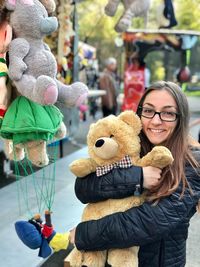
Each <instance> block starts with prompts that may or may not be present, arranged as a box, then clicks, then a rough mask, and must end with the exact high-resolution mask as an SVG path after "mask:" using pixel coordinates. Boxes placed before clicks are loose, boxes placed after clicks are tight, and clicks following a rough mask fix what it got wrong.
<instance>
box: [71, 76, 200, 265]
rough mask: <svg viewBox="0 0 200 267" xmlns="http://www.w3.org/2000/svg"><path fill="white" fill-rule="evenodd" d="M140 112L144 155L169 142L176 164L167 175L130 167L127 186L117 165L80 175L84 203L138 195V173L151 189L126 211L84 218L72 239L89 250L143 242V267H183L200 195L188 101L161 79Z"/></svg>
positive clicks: (145, 97)
mask: <svg viewBox="0 0 200 267" xmlns="http://www.w3.org/2000/svg"><path fill="white" fill-rule="evenodd" d="M137 114H138V115H139V116H140V118H141V121H142V125H143V130H142V133H141V143H142V153H141V156H143V155H144V154H146V153H147V152H148V151H150V150H151V149H152V147H153V146H155V145H165V146H166V147H168V148H169V149H170V150H171V152H172V154H173V156H174V163H173V165H172V166H170V167H168V168H165V169H164V170H163V171H162V174H161V171H160V170H158V169H156V168H151V167H147V168H143V177H142V175H141V171H140V170H139V169H140V168H138V167H133V168H130V169H129V171H127V172H126V175H125V178H126V179H124V180H123V181H124V184H122V183H123V181H122V179H120V177H119V176H118V175H117V172H118V170H117V169H114V170H113V171H112V172H110V173H109V174H107V175H106V176H103V177H102V178H100V177H98V178H97V177H96V175H95V173H92V174H91V175H88V176H87V177H85V178H84V179H79V178H78V179H77V180H76V187H75V190H76V194H77V197H78V198H79V199H80V200H81V201H82V202H83V203H87V202H95V201H99V200H104V199H106V198H121V197H125V196H128V195H130V194H133V192H134V190H135V184H136V183H137V181H138V176H139V178H140V179H141V181H142V179H143V189H144V188H146V189H148V200H147V201H146V202H145V203H144V204H143V205H142V206H140V207H137V208H132V209H129V210H128V211H126V212H119V213H115V214H112V215H109V216H106V217H104V218H102V219H100V220H97V221H95V220H94V221H88V222H82V223H80V224H79V225H78V226H77V227H76V229H73V230H72V231H71V237H70V238H71V241H72V242H74V241H75V242H74V243H75V245H76V247H77V248H78V249H79V250H85V251H89V250H91V251H94V250H105V249H110V248H126V247H130V246H140V249H139V254H138V257H139V267H183V266H185V263H186V240H187V235H188V226H189V221H190V218H191V217H192V216H193V215H194V213H195V212H196V205H197V203H198V199H199V198H200V175H199V173H198V167H199V162H200V150H199V148H197V147H194V145H193V144H192V141H191V138H189V134H188V131H189V130H188V129H189V126H188V124H189V109H188V103H187V99H186V97H185V95H184V94H183V92H182V91H181V89H180V88H179V87H178V86H177V85H176V84H174V83H172V82H163V81H161V82H157V83H154V84H153V85H151V86H150V87H149V88H148V89H147V90H146V91H145V93H144V95H143V97H142V98H141V100H140V103H139V106H138V110H137ZM193 143H194V141H193ZM197 144H198V143H197ZM197 144H196V143H195V145H197ZM155 177H156V178H155ZM134 181H135V184H133V183H134ZM94 184H95V188H96V190H93V189H94V188H93V185H94ZM117 184H120V188H122V189H121V191H120V190H119V189H116V188H117ZM97 188H98V190H97ZM94 191H95V192H94Z"/></svg>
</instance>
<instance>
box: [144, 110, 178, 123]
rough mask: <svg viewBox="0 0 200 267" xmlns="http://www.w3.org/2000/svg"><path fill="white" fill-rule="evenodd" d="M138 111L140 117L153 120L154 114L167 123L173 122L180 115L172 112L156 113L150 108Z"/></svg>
mask: <svg viewBox="0 0 200 267" xmlns="http://www.w3.org/2000/svg"><path fill="white" fill-rule="evenodd" d="M139 110H141V112H140V115H141V116H142V117H144V118H147V119H153V117H154V116H155V115H156V114H158V115H159V118H160V120H161V121H168V122H172V121H175V120H176V119H177V117H178V116H179V115H180V114H178V113H176V112H172V111H161V112H157V111H155V110H153V109H151V108H145V107H139Z"/></svg>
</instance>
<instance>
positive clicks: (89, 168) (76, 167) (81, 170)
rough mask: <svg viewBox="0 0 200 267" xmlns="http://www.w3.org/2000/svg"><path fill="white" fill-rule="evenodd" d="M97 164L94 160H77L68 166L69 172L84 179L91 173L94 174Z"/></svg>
mask: <svg viewBox="0 0 200 267" xmlns="http://www.w3.org/2000/svg"><path fill="white" fill-rule="evenodd" d="M96 167H97V164H96V163H95V161H94V160H92V159H90V158H88V159H78V160H75V161H73V162H72V163H71V164H70V165H69V168H70V171H71V172H72V173H73V174H74V175H76V176H77V177H84V176H86V175H88V174H90V173H92V172H95V170H96Z"/></svg>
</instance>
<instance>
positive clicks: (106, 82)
mask: <svg viewBox="0 0 200 267" xmlns="http://www.w3.org/2000/svg"><path fill="white" fill-rule="evenodd" d="M116 70H117V60H116V59H115V58H113V57H110V58H108V59H107V60H106V61H105V69H104V70H103V72H102V73H101V74H100V78H99V89H100V90H105V91H106V94H105V95H103V96H102V97H101V105H102V113H103V117H106V116H108V115H110V114H114V115H116V113H117V90H118V88H117V87H118V82H117V80H116Z"/></svg>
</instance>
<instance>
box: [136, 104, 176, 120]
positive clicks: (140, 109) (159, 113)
mask: <svg viewBox="0 0 200 267" xmlns="http://www.w3.org/2000/svg"><path fill="white" fill-rule="evenodd" d="M143 108H144V107H138V109H139V111H140V112H139V115H140V116H142V117H144V118H146V119H153V117H155V115H156V114H158V116H159V118H160V120H161V121H167V122H174V121H176V120H177V118H178V117H179V116H180V113H176V112H173V111H170V112H171V113H173V114H175V115H176V117H175V119H174V120H163V119H162V118H161V113H163V112H166V111H160V112H158V111H155V110H153V109H151V110H152V111H154V114H153V116H152V117H147V116H144V115H142V109H143ZM149 109H150V108H149Z"/></svg>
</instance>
